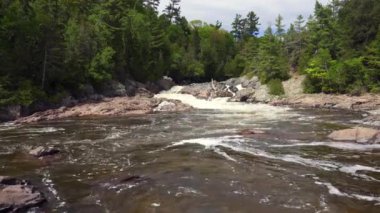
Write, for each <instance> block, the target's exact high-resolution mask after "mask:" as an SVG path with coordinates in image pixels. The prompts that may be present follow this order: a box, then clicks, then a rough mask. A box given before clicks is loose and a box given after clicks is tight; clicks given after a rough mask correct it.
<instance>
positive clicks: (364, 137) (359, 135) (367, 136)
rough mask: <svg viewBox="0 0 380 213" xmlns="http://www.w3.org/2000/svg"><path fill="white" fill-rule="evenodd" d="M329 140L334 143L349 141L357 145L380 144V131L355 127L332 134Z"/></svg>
mask: <svg viewBox="0 0 380 213" xmlns="http://www.w3.org/2000/svg"><path fill="white" fill-rule="evenodd" d="M328 138H330V139H332V140H334V141H347V142H356V143H368V144H372V143H380V131H379V130H377V129H371V128H363V127H355V128H352V129H344V130H339V131H334V132H332V133H331V134H330V135H329V136H328Z"/></svg>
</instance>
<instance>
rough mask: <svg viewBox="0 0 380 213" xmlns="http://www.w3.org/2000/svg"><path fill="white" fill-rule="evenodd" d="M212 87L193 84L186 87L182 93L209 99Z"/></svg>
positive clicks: (204, 84)
mask: <svg viewBox="0 0 380 213" xmlns="http://www.w3.org/2000/svg"><path fill="white" fill-rule="evenodd" d="M211 91H212V88H211V85H210V83H203V84H191V85H188V86H185V87H184V88H183V89H182V90H181V93H183V94H189V95H193V96H195V97H197V98H200V99H208V98H209V97H210V95H211Z"/></svg>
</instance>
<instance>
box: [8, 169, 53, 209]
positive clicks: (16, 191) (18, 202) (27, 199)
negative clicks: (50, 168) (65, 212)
mask: <svg viewBox="0 0 380 213" xmlns="http://www.w3.org/2000/svg"><path fill="white" fill-rule="evenodd" d="M45 201H46V199H45V197H44V196H43V194H42V193H41V192H39V191H37V190H36V189H35V188H34V187H33V186H32V185H30V184H29V183H28V182H27V181H25V180H19V179H15V178H11V177H4V176H0V212H26V211H27V210H28V209H30V208H33V207H37V206H40V205H41V204H42V203H44V202H45Z"/></svg>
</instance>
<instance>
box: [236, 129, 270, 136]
mask: <svg viewBox="0 0 380 213" xmlns="http://www.w3.org/2000/svg"><path fill="white" fill-rule="evenodd" d="M238 134H239V135H242V136H252V135H262V134H265V132H264V131H262V130H256V129H244V130H242V131H240V132H239V133H238Z"/></svg>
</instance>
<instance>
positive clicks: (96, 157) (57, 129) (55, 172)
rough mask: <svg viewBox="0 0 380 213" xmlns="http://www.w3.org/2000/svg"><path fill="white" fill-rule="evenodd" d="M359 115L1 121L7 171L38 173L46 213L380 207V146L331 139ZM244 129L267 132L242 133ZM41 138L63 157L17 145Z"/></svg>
mask: <svg viewBox="0 0 380 213" xmlns="http://www.w3.org/2000/svg"><path fill="white" fill-rule="evenodd" d="M360 116H361V115H360V114H351V113H347V112H331V111H310V110H309V111H305V110H298V111H295V110H287V111H284V112H273V113H271V112H270V111H269V112H265V113H264V112H262V113H252V112H251V113H237V112H235V113H234V112H221V111H213V110H196V111H194V112H191V113H183V114H178V113H173V114H152V115H147V116H143V117H129V118H127V117H117V118H104V119H99V118H93V119H91V118H88V119H74V120H63V121H56V122H50V123H40V124H36V125H28V126H19V127H13V126H10V127H7V126H2V127H1V128H0V129H1V130H0V145H1V146H0V175H10V176H18V177H24V178H28V179H30V180H32V182H33V183H34V184H36V185H37V186H39V187H40V188H41V189H43V191H44V192H45V194H46V195H48V198H49V202H48V204H46V205H45V206H44V209H45V210H46V211H48V212H54V211H56V212H91V213H92V212H207V213H208V212H274V213H277V212H363V213H370V212H380V146H378V145H370V146H365V145H355V144H352V145H350V144H342V143H331V142H328V141H327V140H326V135H327V134H328V133H329V132H331V131H332V130H335V129H341V128H344V127H350V126H354V124H353V123H352V121H353V120H356V119H359V118H360ZM246 128H250V129H261V130H265V131H266V132H267V134H265V135H260V136H257V137H255V138H242V137H240V136H238V135H237V134H236V132H238V131H239V130H242V129H246ZM39 145H43V146H47V145H51V146H56V147H58V148H59V149H61V150H62V151H63V153H64V154H63V156H62V159H60V160H56V161H52V162H50V163H42V162H40V161H38V160H33V159H31V158H28V157H26V156H25V155H24V154H22V153H21V151H20V150H23V149H27V147H35V146H39ZM122 180H124V181H122Z"/></svg>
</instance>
